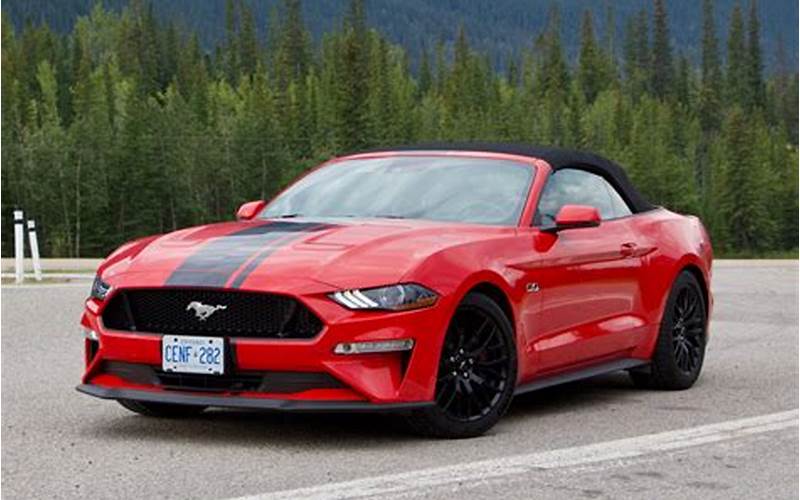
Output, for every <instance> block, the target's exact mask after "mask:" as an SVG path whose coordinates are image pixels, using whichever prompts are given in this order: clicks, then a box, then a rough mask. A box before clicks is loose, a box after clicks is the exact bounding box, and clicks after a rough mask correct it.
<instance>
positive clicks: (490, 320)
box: [409, 293, 517, 438]
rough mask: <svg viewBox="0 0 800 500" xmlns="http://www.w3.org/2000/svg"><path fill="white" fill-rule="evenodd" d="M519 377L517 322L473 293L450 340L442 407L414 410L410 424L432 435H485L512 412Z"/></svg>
mask: <svg viewBox="0 0 800 500" xmlns="http://www.w3.org/2000/svg"><path fill="white" fill-rule="evenodd" d="M516 377H517V356H516V348H515V343H514V336H513V328H512V326H511V322H510V321H509V319H508V317H507V316H506V315H505V313H504V312H503V310H502V309H501V308H500V306H498V305H497V303H495V302H494V301H493V300H492V299H490V298H489V297H487V296H485V295H482V294H477V293H470V294H468V295H467V296H466V297H465V298H464V300H463V301H462V302H461V304H460V305H459V306H458V308H457V309H456V312H455V314H454V315H453V318H452V320H451V321H450V326H449V328H448V330H447V334H446V336H445V340H444V344H443V346H442V354H441V358H440V361H439V370H438V378H437V381H436V390H435V398H436V405H435V406H433V407H432V408H428V409H425V410H419V411H416V412H414V413H413V414H412V415H411V416H410V417H409V422H410V423H411V425H412V427H413V428H414V429H415V430H417V431H418V432H420V433H422V434H424V435H428V436H435V437H446V438H465V437H474V436H478V435H481V434H483V433H484V432H486V431H487V430H489V429H490V428H491V427H492V426H493V425H494V424H495V423H497V421H498V420H499V419H500V417H501V416H502V415H503V413H505V411H506V409H508V405H509V404H510V402H511V398H512V396H513V393H514V384H515V382H516Z"/></svg>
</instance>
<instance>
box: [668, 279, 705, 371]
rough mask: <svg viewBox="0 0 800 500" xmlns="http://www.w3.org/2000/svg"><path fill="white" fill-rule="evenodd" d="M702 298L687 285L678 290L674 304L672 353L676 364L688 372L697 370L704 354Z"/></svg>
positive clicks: (693, 288)
mask: <svg viewBox="0 0 800 500" xmlns="http://www.w3.org/2000/svg"><path fill="white" fill-rule="evenodd" d="M702 300H703V299H702V298H701V297H700V295H699V294H698V291H697V290H696V289H695V287H691V286H687V287H684V288H682V289H681V290H680V291H679V292H678V299H677V300H676V301H675V305H674V306H673V309H674V310H673V312H672V317H673V325H672V353H673V356H674V357H675V364H677V365H678V368H680V369H681V370H682V371H683V372H684V373H687V374H691V373H694V371H695V370H697V368H698V366H699V365H700V361H701V358H702V356H703V338H704V336H705V331H704V330H705V328H704V325H705V318H704V317H703V306H702V304H701V302H702Z"/></svg>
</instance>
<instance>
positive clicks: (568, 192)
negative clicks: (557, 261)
mask: <svg viewBox="0 0 800 500" xmlns="http://www.w3.org/2000/svg"><path fill="white" fill-rule="evenodd" d="M564 205H589V206H591V207H594V208H596V209H597V210H598V211H599V212H600V218H601V219H603V220H609V219H616V218H618V217H624V216H626V215H630V214H631V210H630V208H628V205H627V204H626V203H625V201H624V200H623V199H622V197H621V196H620V194H619V193H618V192H617V191H616V189H614V187H613V186H611V185H610V184H609V183H608V182H607V181H606V180H605V179H603V178H602V177H600V176H599V175H596V174H593V173H590V172H586V171H584V170H578V169H574V168H565V169H561V170H558V171H556V172H555V173H553V174H552V175H550V178H549V179H548V180H547V184H545V186H544V189H543V190H542V194H541V196H540V197H539V205H538V207H537V209H536V215H535V216H534V225H536V226H541V225H545V226H546V225H549V224H552V223H553V222H555V220H556V214H557V213H558V211H559V210H561V207H563V206H564Z"/></svg>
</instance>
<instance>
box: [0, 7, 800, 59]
mask: <svg viewBox="0 0 800 500" xmlns="http://www.w3.org/2000/svg"><path fill="white" fill-rule="evenodd" d="M737 1H738V0H717V1H716V2H715V5H716V17H717V28H718V36H719V39H720V42H721V43H720V47H724V46H725V44H724V41H725V34H726V32H727V25H728V19H729V17H730V12H731V10H732V9H733V6H734V5H735V4H736V3H737ZM96 2H97V0H6V1H5V2H3V7H2V8H3V11H4V12H5V13H6V14H8V15H9V16H10V19H11V21H12V23H13V24H14V26H16V27H17V28H19V27H21V26H22V24H23V23H24V22H25V21H26V20H30V21H31V22H33V23H34V24H39V23H42V22H45V23H48V24H49V25H50V26H51V27H52V28H53V29H55V30H56V31H58V32H61V33H67V32H69V31H70V30H71V29H72V25H73V23H74V21H75V19H76V17H77V16H79V15H85V14H87V13H88V12H89V11H90V10H91V8H92V6H93V5H94V4H95V3H96ZM245 2H246V3H247V4H249V5H251V6H252V7H253V9H254V12H255V17H256V20H257V25H258V29H259V32H260V35H261V36H262V38H264V37H265V36H266V34H265V32H266V26H267V24H268V23H267V17H268V13H269V12H270V11H271V9H272V8H273V7H275V6H278V5H281V4H282V3H283V2H282V0H245ZM103 3H104V4H105V5H106V6H107V7H109V8H111V9H114V10H118V9H121V8H122V7H123V6H124V5H126V4H127V3H128V2H127V1H126V0H104V2H103ZM152 3H153V6H154V8H155V10H156V12H157V13H158V14H159V15H160V16H161V17H162V18H165V19H173V20H175V21H176V22H178V23H179V24H184V25H185V27H186V28H189V29H191V30H196V31H198V32H199V33H200V34H201V36H202V37H203V39H202V42H203V44H204V45H205V47H206V48H207V49H209V50H210V49H212V48H213V47H214V45H216V44H217V43H219V42H220V41H221V39H222V37H223V34H224V26H225V2H223V1H198V0H153V2H152ZM346 3H347V0H330V1H321V0H319V1H312V0H306V1H305V2H303V9H304V12H305V20H306V24H307V25H308V27H309V29H310V31H311V33H312V35H313V36H314V38H315V39H316V40H319V38H320V37H321V36H322V34H323V33H325V32H326V31H329V30H330V29H332V28H333V27H335V25H336V24H337V23H339V22H340V20H341V18H342V15H343V11H344V10H345V6H346ZM741 3H742V4H744V5H743V8H744V9H745V10H746V9H747V5H749V1H748V0H742V2H741ZM552 5H557V6H558V8H559V10H560V14H561V19H562V34H563V37H564V43H565V47H566V50H567V53H568V54H569V55H570V57H574V56H575V54H576V53H577V47H578V42H579V32H580V29H579V26H580V19H581V15H582V12H583V11H584V10H585V9H586V8H590V9H591V10H592V11H593V15H594V20H595V25H596V27H597V32H598V33H600V34H601V35H602V34H603V33H606V25H607V24H608V23H607V20H608V15H607V13H608V10H607V9H608V6H609V5H611V6H613V16H611V18H612V19H613V21H614V25H615V30H614V31H615V39H616V43H615V46H616V47H617V48H619V47H620V46H621V40H622V32H623V28H624V20H625V19H626V18H628V17H629V16H630V15H631V14H633V13H635V12H637V11H639V10H640V9H642V8H645V9H647V10H648V11H650V10H651V9H652V2H651V1H649V0H615V1H613V2H611V1H594V2H587V1H585V0H560V1H558V2H551V1H532V0H436V1H432V0H366V7H367V13H368V17H369V21H370V23H371V24H372V25H373V26H375V27H377V28H378V29H380V30H381V32H383V33H384V34H386V35H387V36H388V38H389V39H390V40H392V41H393V42H395V43H398V44H400V45H402V46H404V47H406V48H407V49H408V50H409V51H410V53H411V56H412V58H414V59H416V58H417V57H418V56H419V53H420V50H421V48H422V47H428V48H429V49H431V48H432V47H434V46H435V44H436V43H437V41H438V40H444V41H445V42H447V43H449V42H452V41H453V40H454V39H455V35H456V32H457V30H458V26H459V25H461V24H463V25H464V27H465V28H466V30H467V34H468V36H469V39H470V42H471V44H472V45H473V46H475V47H476V48H477V49H478V50H481V51H483V52H485V53H487V54H488V55H489V57H490V58H491V60H492V61H493V62H494V63H495V65H496V66H498V67H501V66H502V65H503V62H504V61H505V60H506V59H507V57H508V55H509V54H515V53H519V51H520V49H521V48H523V47H526V46H529V45H530V44H531V43H532V41H533V40H534V38H535V37H536V35H537V34H538V33H540V32H541V30H542V29H543V27H544V25H545V23H546V22H547V16H548V11H549V10H550V8H551V6H552ZM666 5H667V10H668V13H669V20H670V35H671V38H672V43H673V46H674V48H675V49H676V51H679V52H684V53H686V54H687V55H688V56H689V57H690V58H691V59H692V60H695V61H696V60H697V59H698V58H699V47H700V30H701V16H700V9H701V7H700V2H699V1H697V0H667V1H666ZM758 6H759V13H760V18H761V31H762V37H761V39H762V44H763V51H764V54H765V62H766V66H767V68H770V67H771V66H772V65H773V64H774V62H775V54H776V53H777V47H778V41H779V39H782V40H783V43H784V46H785V47H786V54H787V56H788V59H789V60H788V62H789V64H792V65H796V64H797V44H798V32H797V21H798V3H797V1H796V0H760V1H759V2H758Z"/></svg>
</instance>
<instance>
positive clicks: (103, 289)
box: [91, 276, 111, 300]
mask: <svg viewBox="0 0 800 500" xmlns="http://www.w3.org/2000/svg"><path fill="white" fill-rule="evenodd" d="M110 291H111V285H109V284H108V283H106V282H105V281H103V280H101V279H100V276H95V277H94V283H92V293H91V295H92V297H94V298H95V299H97V300H106V295H108V292H110Z"/></svg>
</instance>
